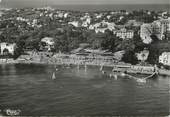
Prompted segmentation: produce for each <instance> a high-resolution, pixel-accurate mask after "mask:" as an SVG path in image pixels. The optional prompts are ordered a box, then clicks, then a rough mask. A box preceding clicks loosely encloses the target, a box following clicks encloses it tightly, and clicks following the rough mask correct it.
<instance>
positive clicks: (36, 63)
mask: <svg viewBox="0 0 170 117" xmlns="http://www.w3.org/2000/svg"><path fill="white" fill-rule="evenodd" d="M15 64H21V65H22V64H23V65H24V64H25V65H31V64H33V65H64V66H96V67H100V68H103V67H109V68H114V67H115V66H124V67H126V66H139V65H127V64H124V65H123V64H121V63H118V64H114V63H113V64H100V65H99V64H94V63H86V62H84V63H81V64H75V63H67V62H63V63H60V62H38V61H22V62H21V61H17V60H13V61H7V62H0V65H15ZM140 67H147V66H140ZM149 67H151V68H152V67H153V66H149ZM120 71H121V72H122V73H123V72H124V71H123V70H120ZM158 73H159V75H162V76H170V73H169V70H166V69H158Z"/></svg>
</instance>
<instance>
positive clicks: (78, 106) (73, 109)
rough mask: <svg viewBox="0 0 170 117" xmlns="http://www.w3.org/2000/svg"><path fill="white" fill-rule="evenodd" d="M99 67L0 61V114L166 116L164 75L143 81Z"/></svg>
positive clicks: (168, 90) (169, 84) (168, 95)
mask: <svg viewBox="0 0 170 117" xmlns="http://www.w3.org/2000/svg"><path fill="white" fill-rule="evenodd" d="M56 68H57V70H56ZM99 69H100V67H97V66H96V67H95V66H87V69H85V67H84V66H80V67H79V68H78V67H77V66H71V67H68V66H54V65H39V64H13V65H0V115H6V114H9V113H6V110H20V111H19V112H20V113H19V115H20V116H30V115H31V116H42V115H43V116H167V115H170V77H166V76H158V77H154V78H151V79H148V80H147V81H146V82H145V83H144V82H138V81H136V80H135V79H130V78H128V77H123V76H122V77H118V78H117V79H115V78H113V77H112V78H110V77H109V76H108V74H109V73H110V72H111V69H110V68H105V67H104V69H103V70H104V71H105V72H106V73H105V74H102V73H101V71H100V70H99ZM54 73H55V76H56V77H55V79H52V76H53V74H54Z"/></svg>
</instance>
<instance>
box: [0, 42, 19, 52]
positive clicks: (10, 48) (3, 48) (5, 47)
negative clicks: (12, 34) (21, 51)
mask: <svg viewBox="0 0 170 117" xmlns="http://www.w3.org/2000/svg"><path fill="white" fill-rule="evenodd" d="M15 49H16V44H15V43H13V44H10V43H5V42H3V43H0V52H1V53H0V55H9V54H11V55H14V51H15Z"/></svg>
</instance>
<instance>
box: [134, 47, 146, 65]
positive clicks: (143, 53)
mask: <svg viewBox="0 0 170 117" xmlns="http://www.w3.org/2000/svg"><path fill="white" fill-rule="evenodd" d="M136 56H137V58H138V60H140V61H143V62H144V61H146V60H147V59H148V56H149V50H147V49H144V50H143V51H141V52H140V53H136Z"/></svg>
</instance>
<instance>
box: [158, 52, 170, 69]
mask: <svg viewBox="0 0 170 117" xmlns="http://www.w3.org/2000/svg"><path fill="white" fill-rule="evenodd" d="M159 63H162V64H163V65H168V66H170V52H163V53H162V54H161V55H160V56H159Z"/></svg>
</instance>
